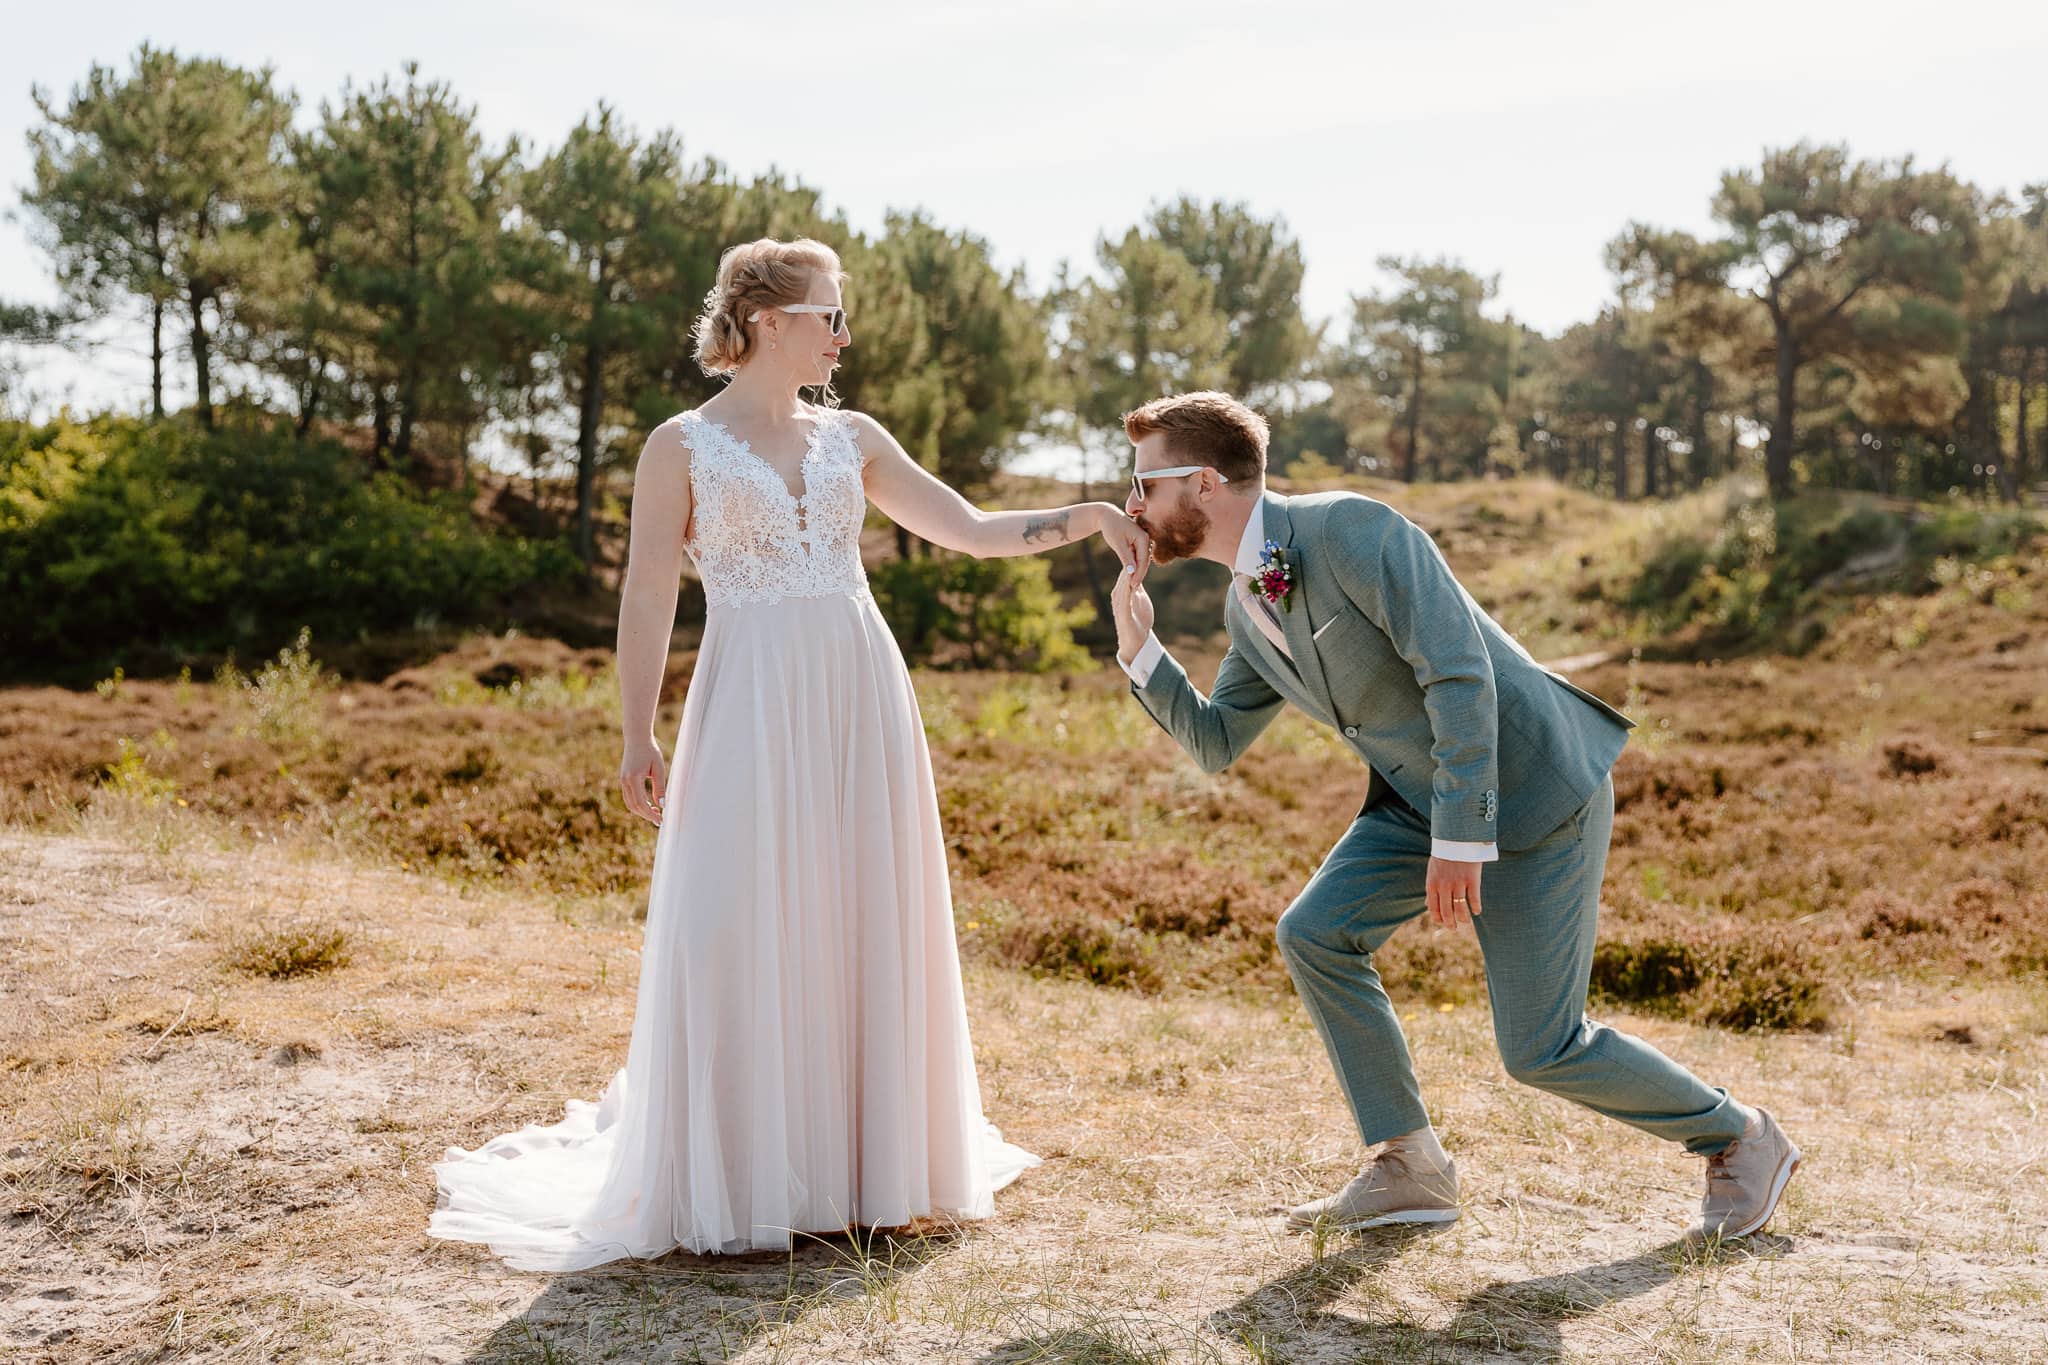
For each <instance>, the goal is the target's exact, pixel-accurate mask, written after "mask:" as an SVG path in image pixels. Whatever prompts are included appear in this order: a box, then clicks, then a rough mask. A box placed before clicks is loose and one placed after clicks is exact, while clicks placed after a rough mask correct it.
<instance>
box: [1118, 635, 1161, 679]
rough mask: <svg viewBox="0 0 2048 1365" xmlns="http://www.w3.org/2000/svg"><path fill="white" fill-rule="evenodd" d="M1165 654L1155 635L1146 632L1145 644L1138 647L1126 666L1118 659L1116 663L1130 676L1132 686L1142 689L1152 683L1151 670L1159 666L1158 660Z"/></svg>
mask: <svg viewBox="0 0 2048 1365" xmlns="http://www.w3.org/2000/svg"><path fill="white" fill-rule="evenodd" d="M1165 654H1166V646H1165V645H1162V644H1160V643H1159V637H1158V636H1157V635H1156V634H1153V633H1151V632H1149V631H1148V632H1146V635H1145V643H1144V644H1142V645H1139V646H1138V652H1137V654H1136V655H1134V656H1132V659H1131V661H1130V662H1129V663H1127V664H1126V663H1124V661H1123V660H1122V659H1118V660H1117V662H1118V663H1119V664H1123V670H1124V672H1126V673H1128V674H1129V675H1130V677H1131V682H1132V683H1133V684H1135V685H1136V686H1139V687H1143V686H1144V685H1145V684H1146V683H1148V682H1150V681H1152V670H1153V669H1155V668H1157V667H1158V666H1159V660H1160V659H1161V658H1163V657H1164V656H1165Z"/></svg>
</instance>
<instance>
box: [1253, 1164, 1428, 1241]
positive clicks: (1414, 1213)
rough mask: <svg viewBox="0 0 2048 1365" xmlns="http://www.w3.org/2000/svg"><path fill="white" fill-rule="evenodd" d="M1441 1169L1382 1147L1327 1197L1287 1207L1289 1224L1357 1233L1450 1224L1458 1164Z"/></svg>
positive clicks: (1298, 1226)
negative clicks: (1396, 1225)
mask: <svg viewBox="0 0 2048 1365" xmlns="http://www.w3.org/2000/svg"><path fill="white" fill-rule="evenodd" d="M1444 1160H1445V1162H1446V1163H1447V1164H1446V1165H1445V1166H1444V1168H1443V1169H1442V1170H1438V1169H1436V1168H1435V1167H1434V1166H1432V1165H1431V1164H1430V1163H1429V1162H1428V1161H1427V1160H1426V1159H1424V1158H1422V1157H1419V1156H1412V1155H1410V1154H1409V1153H1406V1152H1401V1151H1385V1152H1381V1153H1380V1154H1379V1155H1378V1156H1377V1157H1375V1158H1374V1159H1373V1163H1372V1165H1370V1166H1368V1167H1366V1168H1365V1169H1364V1170H1363V1171H1361V1172H1360V1173H1359V1174H1358V1175H1357V1176H1355V1177H1354V1178H1353V1179H1352V1181H1351V1183H1350V1184H1348V1185H1346V1186H1345V1187H1344V1188H1343V1189H1341V1190H1339V1191H1337V1193H1335V1194H1333V1195H1331V1196H1329V1197H1328V1198H1327V1199H1317V1200H1315V1201H1313V1202H1311V1203H1307V1204H1303V1205H1301V1206H1300V1207H1299V1208H1295V1209H1290V1210H1288V1213H1287V1226H1288V1227H1290V1228H1298V1229H1299V1228H1313V1227H1318V1226H1320V1227H1323V1228H1325V1229H1327V1230H1329V1231H1332V1232H1359V1231H1362V1230H1363V1229H1365V1228H1377V1227H1385V1226H1387V1225H1389V1224H1393V1223H1452V1222H1456V1221H1457V1218H1458V1163H1457V1162H1455V1161H1452V1160H1451V1159H1450V1158H1449V1157H1445V1158H1444Z"/></svg>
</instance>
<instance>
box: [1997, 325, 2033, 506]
mask: <svg viewBox="0 0 2048 1365" xmlns="http://www.w3.org/2000/svg"><path fill="white" fill-rule="evenodd" d="M2033 361H2034V352H2033V348H2032V347H2029V346H2022V347H2020V410H2019V420H2018V421H2017V422H2015V423H2013V441H2012V459H2011V460H2010V461H2008V462H2007V463H2006V465H2005V467H2004V468H2003V469H2002V470H2000V471H1999V472H2000V473H2001V474H2002V475H2004V477H2003V478H2001V479H2000V480H1999V481H1998V484H1999V491H2000V492H2001V493H2003V494H2004V495H2005V500H2006V501H2007V502H2009V503H2013V504H2014V505H2018V503H2019V501H2020V499H2021V498H2022V497H2023V496H2024V490H2025V489H2026V486H2027V465H2028V463H2029V452H2028V450H2027V417H2028V410H2027V409H2028V403H2027V396H2028V395H2027V385H2028V383H2029V382H2030V381H2031V380H2032V379H2033V377H2034V364H2033Z"/></svg>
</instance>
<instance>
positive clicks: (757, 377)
mask: <svg viewBox="0 0 2048 1365" xmlns="http://www.w3.org/2000/svg"><path fill="white" fill-rule="evenodd" d="M720 397H721V398H722V399H723V400H724V402H723V404H722V406H724V407H726V408H727V409H728V410H732V411H737V412H742V413H746V414H749V415H751V416H754V417H758V418H761V419H762V420H764V421H769V422H780V421H784V420H787V419H788V418H790V417H791V416H793V415H795V414H796V413H799V412H801V411H802V410H803V406H804V404H803V394H802V386H801V385H799V384H798V383H797V382H796V376H794V375H792V374H790V373H789V372H788V371H787V370H779V371H775V372H771V370H770V369H769V367H768V366H766V365H764V364H761V363H759V362H756V363H754V364H751V365H742V366H740V368H739V370H738V372H737V373H735V374H734V375H733V377H732V378H731V380H729V381H728V382H727V383H726V386H725V392H724V393H723V394H721V395H720Z"/></svg>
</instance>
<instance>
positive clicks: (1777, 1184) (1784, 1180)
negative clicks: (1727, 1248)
mask: <svg viewBox="0 0 2048 1365" xmlns="http://www.w3.org/2000/svg"><path fill="white" fill-rule="evenodd" d="M1787 1145H1788V1146H1789V1144H1787ZM1803 1160H1805V1153H1803V1152H1801V1151H1800V1150H1799V1149H1798V1148H1797V1147H1792V1148H1791V1150H1790V1151H1789V1152H1787V1154H1786V1157H1785V1160H1784V1161H1782V1162H1780V1163H1779V1164H1778V1173H1777V1174H1776V1175H1775V1176H1773V1177H1772V1178H1771V1193H1770V1197H1769V1198H1767V1199H1766V1200H1765V1201H1764V1211H1763V1212H1762V1213H1761V1214H1759V1215H1757V1217H1755V1218H1753V1219H1751V1220H1750V1221H1749V1223H1747V1224H1746V1225H1745V1226H1743V1227H1740V1228H1737V1229H1735V1230H1734V1231H1733V1232H1730V1231H1728V1230H1727V1229H1725V1228H1724V1229H1722V1230H1721V1234H1720V1236H1721V1240H1722V1241H1728V1240H1731V1239H1733V1238H1736V1237H1748V1236H1751V1235H1753V1234H1755V1233H1758V1232H1761V1231H1763V1227H1764V1224H1766V1223H1768V1222H1770V1221H1771V1216H1772V1215H1773V1214H1775V1213H1776V1212H1777V1211H1778V1201H1779V1200H1780V1199H1782V1198H1783V1197H1784V1195H1785V1187H1786V1186H1787V1185H1789V1184H1791V1183H1792V1176H1793V1173H1794V1172H1796V1171H1797V1170H1798V1169H1799V1163H1800V1162H1801V1161H1803ZM1711 1235H1712V1234H1710V1233H1708V1232H1707V1231H1706V1229H1704V1228H1695V1229H1694V1230H1693V1236H1694V1237H1695V1239H1697V1240H1701V1241H1704V1240H1706V1238H1707V1237H1709V1236H1711Z"/></svg>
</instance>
